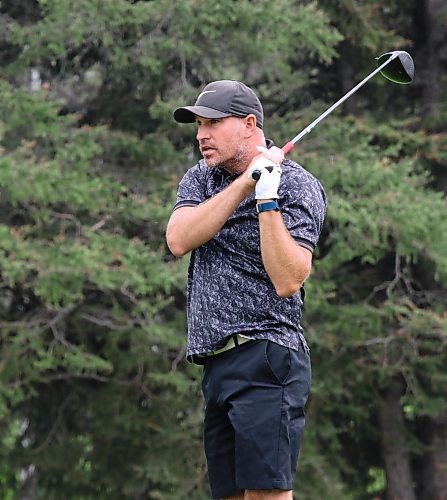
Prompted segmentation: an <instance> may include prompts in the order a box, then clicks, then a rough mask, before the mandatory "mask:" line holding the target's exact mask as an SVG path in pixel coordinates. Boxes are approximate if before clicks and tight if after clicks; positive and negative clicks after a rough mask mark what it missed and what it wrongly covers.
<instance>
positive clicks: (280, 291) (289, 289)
mask: <svg viewBox="0 0 447 500" xmlns="http://www.w3.org/2000/svg"><path fill="white" fill-rule="evenodd" d="M301 286H302V283H301V281H300V282H295V283H287V284H283V285H278V286H275V291H276V293H277V295H278V296H279V297H281V298H283V299H285V298H287V297H291V296H292V295H295V294H296V293H297V292H298V291H299V289H300V288H301Z"/></svg>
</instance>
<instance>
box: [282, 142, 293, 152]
mask: <svg viewBox="0 0 447 500" xmlns="http://www.w3.org/2000/svg"><path fill="white" fill-rule="evenodd" d="M294 146H295V144H294V143H293V142H288V143H287V144H285V145H284V146H283V147H282V148H281V149H282V150H283V151H284V154H285V155H286V154H287V153H288V152H289V151H291V150H292V149H293V147H294Z"/></svg>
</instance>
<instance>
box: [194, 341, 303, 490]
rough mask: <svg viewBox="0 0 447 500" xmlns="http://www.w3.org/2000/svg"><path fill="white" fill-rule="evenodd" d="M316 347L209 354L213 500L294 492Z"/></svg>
mask: <svg viewBox="0 0 447 500" xmlns="http://www.w3.org/2000/svg"><path fill="white" fill-rule="evenodd" d="M310 383H311V366H310V355H309V349H308V347H307V345H306V343H305V341H304V339H303V341H302V349H300V350H299V351H295V350H292V349H289V348H287V347H283V346H280V345H279V344H275V343H274V342H270V341H268V340H254V341H251V342H247V343H245V344H242V345H240V346H238V347H235V348H233V349H231V350H228V351H226V352H224V353H222V354H218V355H216V356H212V357H209V358H207V359H206V362H205V366H204V371H203V380H202V390H203V394H204V396H205V427H204V441H205V453H206V458H207V463H208V475H209V480H210V485H211V492H212V495H213V498H221V497H224V496H230V495H234V494H235V493H238V492H242V491H244V490H246V489H249V490H271V489H278V490H291V489H293V481H294V477H295V472H296V465H297V461H298V453H299V449H300V444H301V436H302V432H303V428H304V406H305V404H306V401H307V397H308V395H309V391H310Z"/></svg>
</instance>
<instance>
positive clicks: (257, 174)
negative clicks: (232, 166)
mask: <svg viewBox="0 0 447 500" xmlns="http://www.w3.org/2000/svg"><path fill="white" fill-rule="evenodd" d="M251 178H252V179H253V180H254V181H259V179H260V178H261V171H260V170H253V172H252V174H251Z"/></svg>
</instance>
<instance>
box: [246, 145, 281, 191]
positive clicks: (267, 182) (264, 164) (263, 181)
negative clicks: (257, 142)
mask: <svg viewBox="0 0 447 500" xmlns="http://www.w3.org/2000/svg"><path fill="white" fill-rule="evenodd" d="M258 151H260V152H262V154H261V155H258V156H256V157H255V158H253V160H252V162H251V164H250V166H249V168H248V177H249V178H250V179H252V180H254V181H256V195H255V198H256V199H257V200H269V199H274V198H278V188H279V183H280V181H281V174H282V169H281V167H280V166H279V163H281V161H282V160H283V159H284V153H283V151H282V150H281V149H279V148H276V147H273V148H271V149H267V148H264V147H262V146H258Z"/></svg>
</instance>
